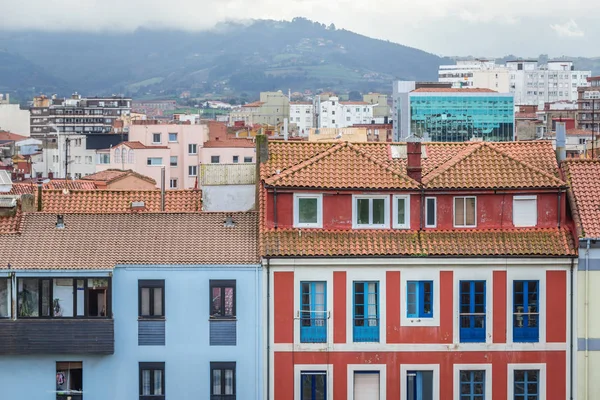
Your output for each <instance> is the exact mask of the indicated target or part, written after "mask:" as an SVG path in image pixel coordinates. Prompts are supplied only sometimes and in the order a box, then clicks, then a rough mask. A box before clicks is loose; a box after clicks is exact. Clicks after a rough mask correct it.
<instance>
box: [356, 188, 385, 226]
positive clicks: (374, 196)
mask: <svg viewBox="0 0 600 400" xmlns="http://www.w3.org/2000/svg"><path fill="white" fill-rule="evenodd" d="M359 199H369V200H374V199H383V201H384V203H383V207H384V211H385V212H384V216H383V219H384V223H383V224H376V225H374V224H360V225H359V224H358V223H357V221H356V219H357V216H358V209H357V208H358V207H357V203H358V200H359ZM369 205H370V206H369V219H371V216H372V215H371V212H372V209H373V207H372V205H373V202H372V201H370V202H369ZM389 227H390V196H389V195H365V194H354V195H352V229H388V228H389Z"/></svg>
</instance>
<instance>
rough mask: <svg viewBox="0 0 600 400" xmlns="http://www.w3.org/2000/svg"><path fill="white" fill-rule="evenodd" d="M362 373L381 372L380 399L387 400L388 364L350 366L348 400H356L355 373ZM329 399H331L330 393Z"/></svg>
mask: <svg viewBox="0 0 600 400" xmlns="http://www.w3.org/2000/svg"><path fill="white" fill-rule="evenodd" d="M361 371H377V372H379V399H373V400H386V399H387V391H386V389H387V364H348V396H347V397H348V400H354V373H355V372H361ZM327 398H329V393H328V396H327Z"/></svg>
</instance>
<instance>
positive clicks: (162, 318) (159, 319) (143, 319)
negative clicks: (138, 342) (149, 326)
mask: <svg viewBox="0 0 600 400" xmlns="http://www.w3.org/2000/svg"><path fill="white" fill-rule="evenodd" d="M166 320H167V318H166V317H138V321H166Z"/></svg>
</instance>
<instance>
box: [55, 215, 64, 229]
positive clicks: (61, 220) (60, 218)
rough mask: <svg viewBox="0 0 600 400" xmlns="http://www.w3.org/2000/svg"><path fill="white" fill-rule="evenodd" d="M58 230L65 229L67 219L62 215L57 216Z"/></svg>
mask: <svg viewBox="0 0 600 400" xmlns="http://www.w3.org/2000/svg"><path fill="white" fill-rule="evenodd" d="M55 226H56V229H65V219H64V217H63V216H62V215H57V216H56V224H55Z"/></svg>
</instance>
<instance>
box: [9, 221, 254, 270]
mask: <svg viewBox="0 0 600 400" xmlns="http://www.w3.org/2000/svg"><path fill="white" fill-rule="evenodd" d="M227 217H232V219H233V222H234V223H235V227H225V226H224V222H225V220H226V218H227ZM55 223H56V215H55V214H46V213H34V214H25V215H24V217H23V224H22V229H21V231H20V233H18V234H13V235H4V236H2V237H1V239H2V240H0V258H1V259H2V262H3V265H4V266H6V265H10V267H11V268H13V269H16V270H19V269H81V270H83V269H92V270H94V269H96V270H97V269H112V268H113V267H114V266H115V265H117V264H171V265H173V264H221V265H223V264H257V263H258V262H259V256H258V251H257V248H258V247H257V236H256V231H257V215H256V213H255V212H247V213H192V214H189V213H155V214H67V215H64V223H65V228H64V229H56V228H55Z"/></svg>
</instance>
